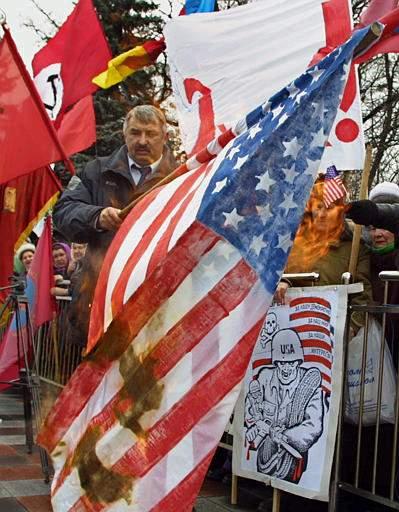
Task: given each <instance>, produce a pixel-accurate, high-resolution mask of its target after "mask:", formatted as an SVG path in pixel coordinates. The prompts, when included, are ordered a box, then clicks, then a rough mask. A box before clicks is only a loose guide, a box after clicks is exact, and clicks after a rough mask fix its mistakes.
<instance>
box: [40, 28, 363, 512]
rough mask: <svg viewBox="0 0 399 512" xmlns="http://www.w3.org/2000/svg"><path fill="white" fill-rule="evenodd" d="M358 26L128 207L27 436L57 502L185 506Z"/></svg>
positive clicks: (296, 218) (250, 340)
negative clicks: (81, 329) (47, 408)
mask: <svg viewBox="0 0 399 512" xmlns="http://www.w3.org/2000/svg"><path fill="white" fill-rule="evenodd" d="M362 38H363V33H362V32H359V33H357V34H356V35H355V36H354V38H353V39H352V40H350V41H349V42H348V43H346V45H344V46H343V47H341V48H339V49H337V50H336V51H334V52H333V53H331V54H330V55H329V56H327V57H326V58H325V59H324V60H323V61H321V62H320V63H319V64H318V65H317V66H314V67H312V68H310V69H309V70H307V71H306V73H304V74H303V75H302V76H301V77H299V78H298V79H296V80H295V81H294V82H292V83H291V84H290V85H289V86H288V87H286V88H284V89H283V90H281V91H280V92H279V93H277V94H275V95H274V96H273V97H272V98H271V99H270V100H269V101H268V102H267V103H265V104H264V105H261V106H260V107H259V108H257V109H256V110H255V111H253V112H251V113H250V114H249V115H248V116H247V117H246V119H245V120H243V121H242V122H240V123H238V125H237V126H236V127H235V128H234V129H233V131H232V133H234V134H236V135H237V136H236V137H235V138H234V139H233V140H231V141H230V142H229V143H228V144H227V145H226V146H225V147H224V148H222V147H221V146H220V145H219V147H218V145H217V144H214V146H213V147H214V148H217V151H215V152H214V153H217V152H219V154H218V155H217V156H216V158H214V159H213V160H212V161H210V162H209V163H208V164H206V163H204V164H203V165H200V166H199V167H197V168H195V169H193V170H191V171H189V172H187V173H185V174H183V175H181V176H179V177H178V178H177V179H175V180H174V181H172V182H171V183H169V184H167V185H165V186H163V187H160V188H158V189H156V190H154V191H153V192H152V193H150V194H149V195H148V196H146V197H145V198H144V199H143V200H142V201H140V202H139V204H138V205H137V206H136V207H135V208H134V209H133V210H132V212H131V213H130V215H129V216H128V217H127V219H126V220H125V222H124V224H123V225H122V227H121V229H120V230H119V232H118V233H117V235H116V237H115V239H114V242H113V244H112V246H111V247H110V250H109V252H108V253H107V256H106V259H105V262H104V266H103V270H102V274H101V276H100V280H99V284H98V287H97V290H96V296H95V302H96V304H97V306H96V307H95V308H94V311H95V314H94V315H93V318H92V335H93V333H94V339H93V340H92V341H93V342H94V343H95V342H96V341H97V340H98V341H97V344H96V346H95V348H94V350H93V351H92V353H91V354H90V355H89V356H88V357H87V359H86V360H85V361H84V362H83V363H82V364H81V365H80V366H79V367H78V369H77V370H76V372H75V374H74V375H73V376H72V378H71V381H70V382H69V384H68V385H67V387H66V388H65V389H64V390H63V392H62V393H61V395H60V397H59V399H58V401H57V402H56V404H55V406H54V408H53V410H52V411H51V413H50V415H49V416H48V418H47V420H46V422H45V424H44V426H43V429H42V431H41V432H40V435H39V440H40V443H41V444H42V445H43V446H44V447H46V448H47V450H48V451H49V453H50V454H51V457H52V460H53V464H54V468H55V476H54V480H53V484H52V505H53V508H54V510H55V511H59V512H61V511H62V512H66V511H74V512H77V511H85V510H90V511H92V510H93V511H94V510H95V511H96V512H97V511H102V510H104V511H105V510H106V511H108V512H111V511H137V512H139V511H140V512H145V511H153V512H155V511H158V512H161V511H162V512H168V511H170V512H172V511H173V512H175V511H176V510H179V511H190V510H191V509H192V506H193V504H194V502H195V499H196V496H197V494H198V492H199V490H200V487H201V484H202V481H203V479H204V476H205V474H206V471H207V468H208V465H209V463H210V461H211V459H212V456H213V453H214V450H215V448H216V446H217V443H218V441H219V439H220V436H221V434H222V432H223V430H224V427H225V425H226V423H227V421H228V418H229V416H230V414H231V412H232V409H233V407H234V404H235V401H236V399H237V396H238V392H239V389H240V385H241V382H242V379H243V377H244V373H245V370H246V368H247V365H248V362H249V358H250V355H251V352H252V350H253V347H254V344H255V342H256V339H257V337H258V333H259V331H260V329H261V326H262V323H263V319H264V316H265V313H266V311H267V308H268V307H269V305H270V302H271V300H272V297H273V294H274V291H275V288H276V286H277V283H278V281H279V279H280V276H281V274H282V271H283V269H284V267H285V264H286V260H287V256H288V253H289V251H290V248H291V245H292V240H293V238H294V235H295V232H296V229H297V227H298V224H299V223H300V221H301V217H302V213H303V210H304V206H305V204H306V201H307V199H308V196H309V193H310V190H311V187H312V185H313V182H314V179H315V176H316V174H317V171H318V167H319V162H320V159H321V156H322V154H323V151H324V147H325V143H326V140H327V137H328V135H329V131H330V129H331V126H332V123H333V121H334V118H335V114H336V111H337V107H338V105H339V101H340V96H341V93H342V89H343V86H344V83H345V74H346V69H347V65H348V63H349V61H350V59H351V56H352V52H353V49H354V48H355V47H356V45H357V44H358V42H359V41H360V40H361V39H362ZM305 128H306V129H305ZM98 305H101V307H98Z"/></svg>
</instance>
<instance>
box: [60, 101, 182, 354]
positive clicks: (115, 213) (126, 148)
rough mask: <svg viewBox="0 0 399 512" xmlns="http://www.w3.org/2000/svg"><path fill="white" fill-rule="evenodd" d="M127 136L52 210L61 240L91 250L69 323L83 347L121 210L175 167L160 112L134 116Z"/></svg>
mask: <svg viewBox="0 0 399 512" xmlns="http://www.w3.org/2000/svg"><path fill="white" fill-rule="evenodd" d="M123 135H124V139H125V145H123V146H122V147H121V148H119V149H117V150H116V151H115V152H114V153H112V155H110V156H107V157H98V158H96V159H95V160H93V161H91V162H89V163H88V164H87V165H86V167H85V168H84V170H83V171H82V172H81V174H80V183H79V184H78V185H77V186H76V187H75V188H73V189H71V190H70V189H68V190H65V192H64V193H63V194H62V196H61V198H60V200H59V201H58V202H57V204H56V205H55V208H54V216H53V218H54V223H55V226H56V228H57V229H58V230H59V231H60V232H61V233H62V235H63V236H64V237H65V238H66V239H68V240H69V241H70V242H77V243H87V244H88V249H87V254H86V257H85V261H84V267H85V268H84V269H83V270H82V283H81V286H80V287H79V289H78V290H77V291H76V297H75V298H73V302H74V304H73V305H72V307H71V315H72V317H73V318H71V322H73V323H76V322H77V323H78V324H79V344H85V343H86V339H85V338H86V334H87V328H88V317H89V313H88V307H89V304H91V301H92V297H93V293H94V289H95V284H96V281H97V277H98V274H99V272H100V268H101V265H102V262H103V259H104V256H105V253H106V251H107V249H108V247H109V245H110V243H111V241H112V239H113V237H114V235H115V232H116V230H117V229H118V228H119V226H120V225H121V223H122V219H121V217H120V215H119V214H120V212H121V210H122V209H123V208H124V207H125V206H127V205H128V204H129V203H131V202H132V201H133V200H135V199H137V198H138V197H140V196H141V195H142V194H144V193H145V192H146V191H147V190H149V189H150V188H151V187H153V186H154V185H155V184H156V183H157V182H159V181H160V180H162V179H163V178H165V177H166V176H167V175H168V174H169V173H170V172H172V171H173V170H174V169H175V167H176V166H177V164H176V161H175V160H174V157H173V156H172V154H171V152H170V150H169V148H168V147H167V145H166V141H167V127H166V119H165V116H164V114H163V113H162V111H161V110H159V109H157V108H156V107H154V106H151V105H140V106H137V107H134V108H133V109H132V110H130V112H128V114H127V116H126V119H125V122H124V125H123Z"/></svg>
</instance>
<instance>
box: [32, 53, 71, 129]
mask: <svg viewBox="0 0 399 512" xmlns="http://www.w3.org/2000/svg"><path fill="white" fill-rule="evenodd" d="M34 81H35V85H36V87H37V90H38V91H39V94H40V97H41V98H42V101H43V104H44V106H45V107H46V110H47V113H48V115H49V117H50V119H51V120H53V121H55V120H56V119H57V116H58V114H59V112H60V110H61V106H62V99H63V95H64V85H63V83H62V77H61V64H60V63H55V64H50V65H49V66H47V67H45V68H43V69H42V70H41V71H40V73H38V74H37V75H36V76H35V78H34Z"/></svg>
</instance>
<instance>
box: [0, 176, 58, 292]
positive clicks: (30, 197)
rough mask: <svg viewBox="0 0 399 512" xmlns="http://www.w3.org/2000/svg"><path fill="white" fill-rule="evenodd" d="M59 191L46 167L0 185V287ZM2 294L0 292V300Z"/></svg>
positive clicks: (55, 180)
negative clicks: (0, 236)
mask: <svg viewBox="0 0 399 512" xmlns="http://www.w3.org/2000/svg"><path fill="white" fill-rule="evenodd" d="M60 190H61V185H60V184H59V182H58V180H57V178H56V177H55V175H54V173H53V171H52V170H51V169H50V168H48V167H42V168H41V169H37V170H36V171H35V172H33V173H31V174H27V175H26V176H22V177H20V178H18V179H15V180H12V181H9V182H8V183H7V184H5V185H0V233H7V236H3V237H2V242H1V251H0V286H6V285H7V284H9V282H8V278H9V276H10V275H11V274H12V271H13V257H14V251H16V250H17V249H18V248H19V247H20V246H21V244H22V243H23V242H24V241H25V239H26V237H27V236H28V235H29V234H30V232H31V231H32V229H33V227H34V226H35V224H37V222H38V221H39V220H40V219H41V218H42V217H43V215H44V214H45V213H46V212H47V211H48V210H49V209H50V208H51V207H52V206H53V205H54V203H55V202H56V200H57V197H58V194H59V192H60ZM4 297H5V293H4V292H3V293H2V294H0V299H1V298H3V299H4Z"/></svg>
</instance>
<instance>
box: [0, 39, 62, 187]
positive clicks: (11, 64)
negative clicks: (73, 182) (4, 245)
mask: <svg viewBox="0 0 399 512" xmlns="http://www.w3.org/2000/svg"><path fill="white" fill-rule="evenodd" d="M63 158H64V155H63V152H62V148H61V146H60V145H59V142H58V140H57V137H56V134H55V131H54V128H53V126H52V125H51V123H50V120H49V119H48V116H47V114H46V112H45V109H44V108H43V104H42V102H41V100H40V98H39V96H38V94H37V91H36V89H35V86H34V85H33V83H32V80H31V78H30V77H29V74H28V72H27V71H26V68H25V66H24V64H23V62H22V60H21V57H20V55H19V54H18V51H17V49H16V47H15V44H14V41H13V40H12V38H11V35H10V33H9V32H8V30H5V31H4V37H3V40H2V41H1V42H0V184H2V183H6V182H8V181H10V180H12V179H14V178H17V177H18V176H22V175H24V174H27V173H29V172H32V171H34V170H35V169H38V168H39V167H42V166H44V165H47V164H49V163H51V162H56V161H57V160H63Z"/></svg>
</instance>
